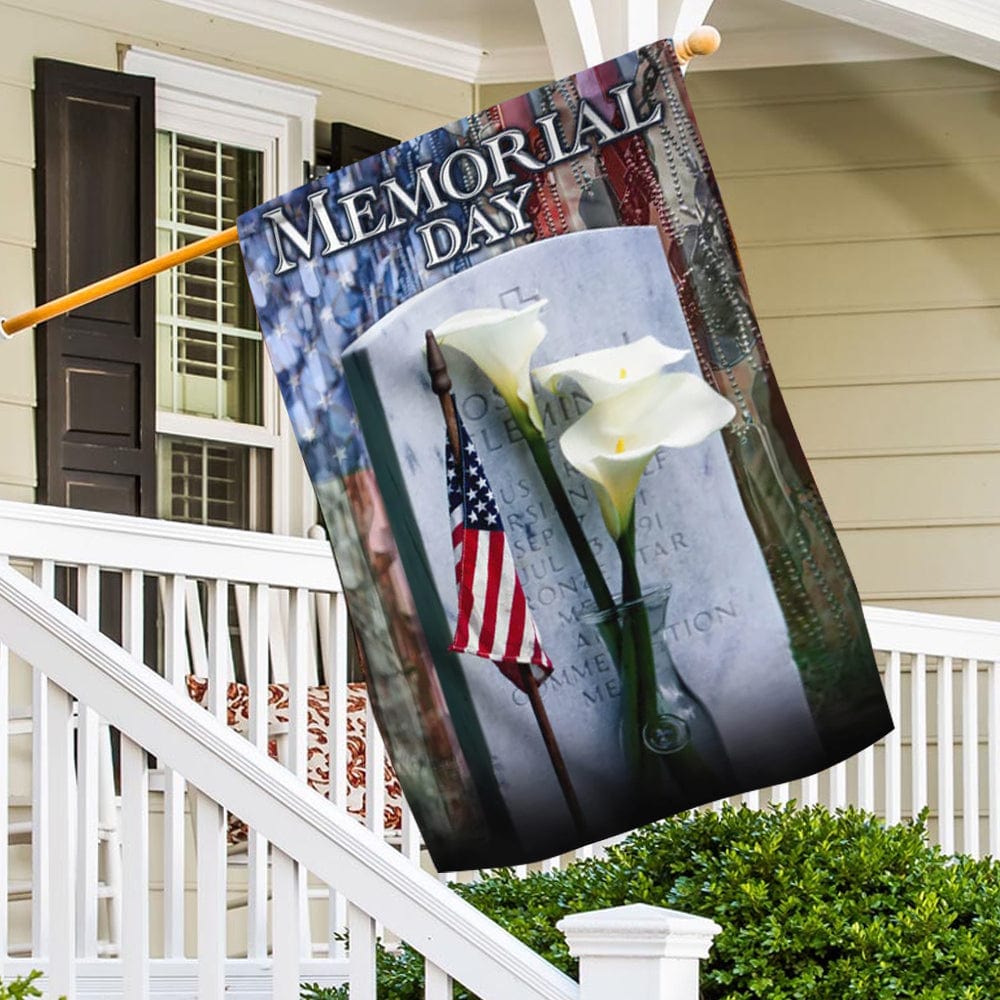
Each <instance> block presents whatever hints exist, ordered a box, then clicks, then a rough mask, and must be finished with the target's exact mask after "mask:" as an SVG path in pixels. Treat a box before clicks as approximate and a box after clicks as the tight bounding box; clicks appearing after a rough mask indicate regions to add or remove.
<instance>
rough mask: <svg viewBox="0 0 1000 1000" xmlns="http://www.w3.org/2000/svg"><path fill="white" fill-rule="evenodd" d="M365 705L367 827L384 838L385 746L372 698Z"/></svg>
mask: <svg viewBox="0 0 1000 1000" xmlns="http://www.w3.org/2000/svg"><path fill="white" fill-rule="evenodd" d="M365 705H366V710H365V825H366V826H367V827H368V829H369V830H371V831H372V833H374V834H375V835H376V836H379V837H384V836H385V744H384V743H383V742H382V733H381V732H380V731H379V728H378V724H377V723H376V722H375V713H374V712H373V711H372V703H371V699H370V698H369V699H367V701H366V702H365Z"/></svg>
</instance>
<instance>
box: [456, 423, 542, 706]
mask: <svg viewBox="0 0 1000 1000" xmlns="http://www.w3.org/2000/svg"><path fill="white" fill-rule="evenodd" d="M456 419H457V414H456ZM458 431H459V437H460V440H461V446H462V454H460V455H458V456H456V455H454V454H453V453H452V448H451V444H450V443H446V444H445V458H446V464H447V471H448V507H449V509H450V511H451V539H452V545H453V546H454V549H455V579H456V581H457V583H458V625H457V626H456V628H455V638H454V640H453V641H452V644H451V646H450V647H449V649H451V650H453V651H454V652H457V653H474V654H475V655H476V656H482V657H485V658H486V659H489V660H493V662H494V663H496V665H497V666H498V667H499V668H500V669H501V670H502V671H503V673H504V675H505V676H506V677H507V678H508V679H509V680H510V681H512V682H513V683H514V684H516V685H517V686H518V687H520V688H523V687H524V682H523V680H522V677H521V671H520V670H519V669H518V665H519V664H530V666H531V670H532V673H533V674H534V677H535V680H536V681H543V680H545V678H546V677H547V676H548V675H549V674H550V673H551V672H552V661H551V660H550V659H549V658H548V656H546V654H545V651H544V650H543V649H542V644H541V642H540V640H539V638H538V630H537V629H536V627H535V620H534V619H533V618H532V617H531V612H530V611H529V610H528V605H527V602H526V601H525V598H524V590H523V589H522V588H521V581H520V580H518V578H517V571H516V570H515V568H514V559H513V557H512V555H511V551H510V546H509V545H508V544H507V535H506V534H505V533H504V530H503V522H502V521H501V520H500V511H499V510H498V509H497V504H496V499H495V497H494V496H493V491H492V490H491V489H490V484H489V482H488V481H487V479H486V473H485V472H484V471H483V467H482V464H481V463H480V461H479V455H478V454H477V453H476V446H475V445H474V444H473V443H472V439H471V438H470V437H469V435H468V433H467V432H466V430H465V427H464V426H463V424H462V421H461V419H458Z"/></svg>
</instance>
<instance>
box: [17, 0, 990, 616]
mask: <svg viewBox="0 0 1000 1000" xmlns="http://www.w3.org/2000/svg"><path fill="white" fill-rule="evenodd" d="M40 6H41V8H42V9H41V10H39V9H38V7H39V5H30V6H29V5H28V4H27V3H23V4H22V3H17V2H13V3H11V2H8V3H2V2H0V23H2V27H3V31H4V38H5V53H6V61H5V65H4V68H3V70H2V71H0V129H2V130H3V134H4V137H5V143H4V147H3V149H2V150H0V309H2V310H3V311H4V312H5V313H6V314H10V313H12V312H15V311H18V310H19V309H21V308H24V307H26V306H28V305H30V304H31V302H32V299H33V278H32V263H31V252H32V246H33V241H34V219H33V214H32V204H31V166H32V162H33V136H32V127H31V114H30V104H31V85H32V60H33V58H34V57H36V56H50V57H55V58H61V59H67V60H71V61H74V62H83V63H89V64H91V65H97V66H105V67H108V68H115V67H117V66H118V64H119V58H120V48H121V46H123V45H129V44H138V45H143V46H148V47H154V46H156V47H161V48H163V49H165V50H168V51H173V52H177V53H179V54H183V55H185V56H188V57H190V58H196V59H202V60H204V61H206V62H211V63H216V64H220V65H227V66H232V67H233V68H236V69H244V70H248V71H252V72H257V73H262V74H265V75H269V76H272V77H274V78H276V79H284V80H289V81H292V82H296V83H302V84H305V85H309V86H313V87H315V88H317V89H318V90H319V91H320V94H321V96H320V100H319V116H320V118H321V119H326V120H332V119H343V120H349V121H352V122H355V123H357V124H359V125H362V126H365V127H369V128H374V129H378V130H380V131H384V132H388V133H390V134H396V135H400V136H406V135H412V134H416V133H418V132H420V131H422V130H424V129H426V128H429V127H431V126H433V125H435V124H438V123H441V122H445V121H448V120H451V119H453V118H456V117H458V116H460V115H462V114H464V113H465V112H467V111H468V110H470V108H472V107H474V106H481V105H486V104H489V103H492V102H494V101H496V100H498V99H502V98H505V97H509V96H513V95H514V94H516V93H518V92H520V91H521V90H523V89H525V88H523V87H521V86H519V85H499V86H483V87H478V88H473V87H470V86H468V85H466V84H461V83H458V82H456V81H452V80H448V79H446V78H444V77H440V76H435V75H433V74H428V73H422V72H418V71H415V70H410V69H406V68H404V67H399V66H394V65H391V64H387V63H383V62H379V61H377V60H373V59H369V58H366V57H363V56H359V55H356V54H353V53H349V52H338V51H335V50H332V49H329V48H327V47H324V46H320V45H316V44H314V43H310V42H300V41H296V40H295V39H292V38H289V37H286V36H275V35H272V34H269V33H267V32H264V31H261V30H259V29H256V28H253V27H250V26H245V25H240V24H236V23H234V22H231V21H226V20H222V19H217V18H213V17H209V16H207V15H201V14H197V13H193V12H191V11H189V10H185V9H183V8H178V7H174V6H172V5H169V4H162V3H158V2H156V0H136V2H133V3H131V4H127V5H126V4H116V3H111V2H110V0H105V2H103V3H100V4H97V5H90V7H91V9H88V11H87V13H86V16H85V17H84V16H83V15H82V14H81V12H80V6H79V4H77V3H74V2H72V0H44V2H43V3H42V4H41V5H40ZM94 7H96V10H95V9H93V8H94ZM690 85H691V91H692V97H693V101H694V104H695V108H696V111H697V113H698V118H699V122H700V124H701V127H702V131H703V134H704V137H705V142H706V145H707V147H708V149H709V153H710V155H711V157H712V159H713V162H714V164H715V167H716V170H717V173H718V176H719V182H720V185H721V187H722V190H723V194H724V197H725V199H726V203H727V206H728V208H729V211H730V215H731V218H732V221H733V226H734V229H735V231H736V235H737V239H738V240H739V243H740V248H741V252H742V254H743V257H744V260H745V263H746V267H747V272H748V276H749V280H750V286H751V291H752V294H753V297H754V302H755V305H756V308H757V310H758V313H759V315H760V317H761V321H762V326H763V328H764V333H765V337H766V341H767V344H768V349H769V351H770V353H771V356H772V358H773V360H774V365H775V370H776V372H777V375H778V378H779V381H780V382H781V383H782V385H783V386H784V388H785V390H786V393H787V398H788V403H789V407H790V409H791V411H792V416H793V419H794V420H795V422H796V426H797V427H798V429H799V432H800V434H801V437H802V440H803V443H804V445H805V448H806V451H807V454H808V455H809V457H810V459H811V461H812V462H813V466H814V470H815V473H816V476H817V478H818V480H819V482H820V485H821V487H822V489H823V491H824V495H825V496H826V498H827V501H828V504H829V506H830V509H831V513H832V515H833V517H834V520H835V522H836V524H837V526H838V529H839V530H840V533H841V537H842V539H843V541H844V545H845V547H846V549H847V551H848V555H849V557H850V559H851V562H852V565H853V566H854V569H855V572H856V574H857V577H858V582H859V585H860V587H861V589H862V592H863V594H864V596H865V598H866V599H867V600H872V601H881V602H883V603H892V604H897V605H900V606H903V607H913V608H915V609H923V610H941V611H945V612H951V613H968V614H977V615H988V616H989V617H994V618H996V617H1000V572H994V571H993V570H992V569H991V568H990V563H991V559H990V549H989V546H990V545H991V543H992V541H994V540H995V541H997V542H1000V501H998V500H997V499H996V497H997V496H998V495H1000V494H998V491H997V486H998V485H1000V422H998V421H997V420H996V419H995V414H996V412H997V410H998V405H997V404H998V402H1000V267H998V266H997V265H998V263H1000V127H998V125H1000V76H998V75H997V74H995V73H992V72H990V71H988V70H985V69H982V68H979V67H975V66H972V65H969V64H964V63H960V62H957V61H954V60H948V59H930V60H913V61H902V62H892V63H876V64H854V65H847V66H836V65H833V66H823V67H793V68H782V69H774V70H756V71H741V72H726V73H712V72H706V71H705V70H700V71H697V72H694V73H692V75H691V77H690ZM30 337H31V335H30V334H28V335H22V336H21V337H20V338H19V339H18V340H16V341H15V342H13V343H10V344H7V345H4V351H5V358H4V364H3V365H2V366H0V416H3V417H4V418H5V423H4V426H5V429H6V430H7V431H8V433H7V434H5V436H4V443H3V445H2V446H0V496H2V497H9V498H17V499H27V498H29V497H30V496H31V491H32V487H33V485H34V482H35V464H34V457H33V451H34V446H33V441H32V407H33V405H34V397H35V389H34V371H33V350H32V344H31V339H30ZM922 528H928V529H930V530H927V531H922V530H921V529H922ZM993 561H995V560H993Z"/></svg>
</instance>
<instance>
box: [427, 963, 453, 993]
mask: <svg viewBox="0 0 1000 1000" xmlns="http://www.w3.org/2000/svg"><path fill="white" fill-rule="evenodd" d="M451 998H452V982H451V976H449V975H448V973H447V972H445V971H444V970H443V969H439V968H438V967H437V966H436V965H435V964H434V963H433V962H430V961H428V960H427V959H424V1000H451Z"/></svg>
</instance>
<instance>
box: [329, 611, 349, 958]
mask: <svg viewBox="0 0 1000 1000" xmlns="http://www.w3.org/2000/svg"><path fill="white" fill-rule="evenodd" d="M327 628H328V629H332V634H331V636H330V642H329V650H330V657H329V659H328V660H327V670H326V683H327V688H328V694H327V696H328V697H329V699H330V705H329V713H330V719H329V733H328V735H327V749H328V751H329V754H330V760H329V769H330V790H329V793H328V794H329V798H330V801H331V802H332V803H333V804H334V805H335V806H337V807H338V808H339V809H346V808H347V760H348V756H347V754H348V750H347V648H348V646H347V644H348V638H349V636H348V619H347V601H346V599H345V598H344V595H343V594H334V595H333V596H332V606H331V608H330V618H329V620H328V622H327ZM328 921H329V935H328V936H329V952H328V954H329V955H330V957H331V958H344V957H345V956H346V954H347V950H346V948H345V946H344V941H343V938H342V937H338V935H342V934H343V932H344V930H345V928H346V927H347V900H346V899H344V896H343V894H342V893H339V892H337V891H336V888H335V887H334V886H330V912H329V915H328Z"/></svg>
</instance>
